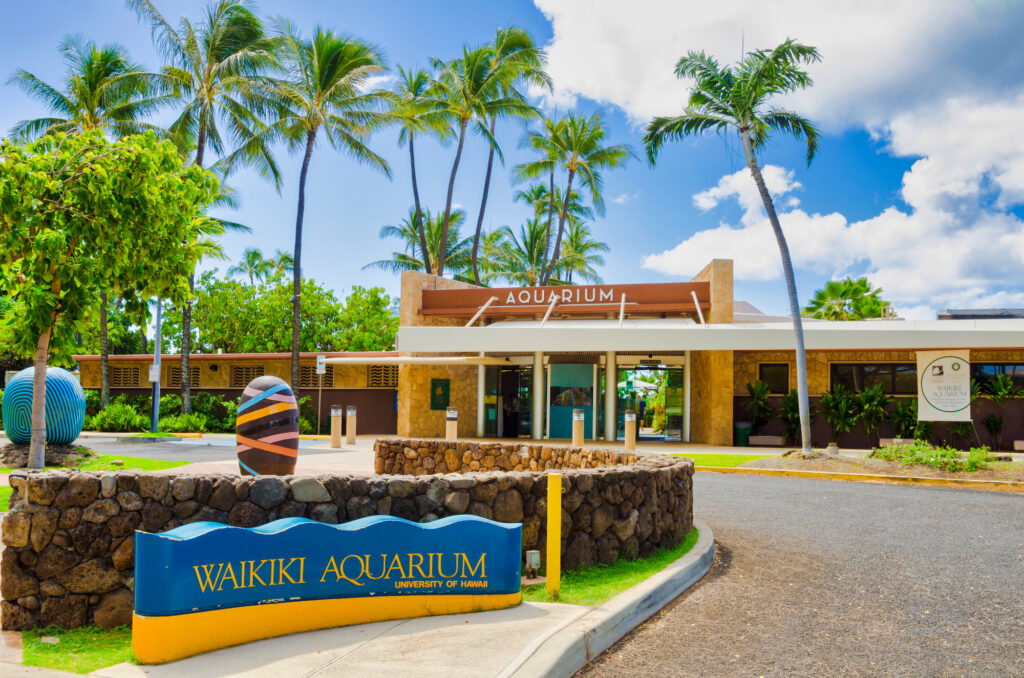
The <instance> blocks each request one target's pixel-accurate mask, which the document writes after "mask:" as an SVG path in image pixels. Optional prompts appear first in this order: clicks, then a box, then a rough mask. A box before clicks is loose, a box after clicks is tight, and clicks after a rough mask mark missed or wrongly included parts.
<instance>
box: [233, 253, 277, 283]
mask: <svg viewBox="0 0 1024 678" xmlns="http://www.w3.org/2000/svg"><path fill="white" fill-rule="evenodd" d="M273 267H274V265H273V263H271V262H270V261H267V260H266V259H264V258H263V252H262V251H260V248H259V247H246V248H245V251H244V252H242V258H241V259H239V260H238V263H237V264H235V265H234V266H232V267H231V268H229V269H228V275H229V276H231V275H241V276H247V277H248V278H249V287H252V286H254V285H255V284H256V281H257V280H258V281H260V282H263V281H264V280H266V278H267V275H268V274H269V273H270V272H271V271H272V270H273Z"/></svg>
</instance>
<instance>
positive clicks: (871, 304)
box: [804, 278, 889, 320]
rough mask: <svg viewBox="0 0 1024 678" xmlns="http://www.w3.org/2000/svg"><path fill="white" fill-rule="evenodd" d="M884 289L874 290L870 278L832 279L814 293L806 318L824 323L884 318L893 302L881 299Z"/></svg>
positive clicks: (806, 308)
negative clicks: (817, 319) (825, 321)
mask: <svg viewBox="0 0 1024 678" xmlns="http://www.w3.org/2000/svg"><path fill="white" fill-rule="evenodd" d="M881 294H882V288H880V287H876V288H874V289H872V287H871V283H869V282H868V279H867V278H858V279H857V280H853V279H852V278H846V279H845V280H830V281H829V282H827V283H825V286H824V287H823V288H821V289H820V290H817V291H816V292H815V293H814V296H813V297H812V298H811V301H810V303H809V304H807V306H806V307H804V316H806V317H808V318H819V319H821V320H864V319H866V318H883V317H885V316H886V314H887V313H888V308H889V302H887V301H884V300H883V299H882V298H881Z"/></svg>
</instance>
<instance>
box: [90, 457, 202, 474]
mask: <svg viewBox="0 0 1024 678" xmlns="http://www.w3.org/2000/svg"><path fill="white" fill-rule="evenodd" d="M114 461H120V462H121V465H120V466H115V465H114V464H113V463H112V462H114ZM191 463H192V462H190V461H176V460H175V461H172V460H165V459H147V458H146V457H122V456H120V455H116V456H115V455H111V454H101V455H100V456H98V457H92V458H89V459H83V460H82V463H80V464H79V465H78V470H79V471H163V470H164V469H169V468H178V467H179V466H186V465H188V464H191Z"/></svg>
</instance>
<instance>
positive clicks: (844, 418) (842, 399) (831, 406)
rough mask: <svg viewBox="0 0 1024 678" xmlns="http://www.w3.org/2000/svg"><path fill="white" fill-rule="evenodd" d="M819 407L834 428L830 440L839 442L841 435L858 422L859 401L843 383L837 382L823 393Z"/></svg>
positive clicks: (822, 414)
mask: <svg viewBox="0 0 1024 678" xmlns="http://www.w3.org/2000/svg"><path fill="white" fill-rule="evenodd" d="M819 409H820V410H821V416H822V417H824V419H825V421H827V422H828V425H829V427H830V428H831V429H832V440H831V441H830V442H833V443H838V442H839V436H841V435H842V434H844V433H849V431H850V430H851V429H852V428H853V427H854V426H855V425H856V424H857V420H858V413H857V403H856V401H855V399H854V396H853V394H852V393H850V391H848V390H847V389H846V387H845V386H843V385H842V384H836V385H834V386H833V387H832V390H831V391H826V392H825V393H823V394H822V396H821V404H820V405H819Z"/></svg>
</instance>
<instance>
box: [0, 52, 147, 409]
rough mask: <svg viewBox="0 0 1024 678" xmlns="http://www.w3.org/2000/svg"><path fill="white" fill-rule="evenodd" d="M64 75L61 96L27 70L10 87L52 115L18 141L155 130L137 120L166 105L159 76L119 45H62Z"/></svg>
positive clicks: (103, 335)
mask: <svg viewBox="0 0 1024 678" xmlns="http://www.w3.org/2000/svg"><path fill="white" fill-rule="evenodd" d="M59 49H60V51H61V53H63V55H64V62H65V64H66V65H67V71H66V75H65V78H64V90H63V91H61V90H58V89H57V88H56V87H54V86H52V85H48V84H46V83H45V82H43V81H42V80H40V79H39V78H38V77H36V76H35V75H33V74H32V73H29V72H28V71H25V70H18V71H15V72H14V74H13V75H12V76H11V78H10V80H9V81H8V82H9V83H11V84H15V85H17V86H18V87H20V88H21V89H22V90H24V91H25V93H26V94H28V95H29V96H30V97H32V98H34V99H38V100H39V101H41V102H42V103H43V104H44V105H45V106H46V107H47V108H48V109H49V110H50V111H51V112H52V113H53V114H54V115H53V116H51V117H45V118H35V119H32V120H22V121H20V122H18V123H17V124H15V125H14V127H12V128H11V137H12V138H14V139H18V140H21V141H24V140H28V139H31V138H35V137H38V136H42V135H44V134H54V133H57V132H68V131H75V132H85V131H90V130H101V131H102V132H103V133H105V134H107V135H108V136H112V137H115V138H116V137H122V136H126V135H128V134H136V133H139V132H143V131H145V130H147V129H156V128H155V127H153V125H150V124H148V123H145V122H142V121H141V120H140V119H141V118H142V117H144V116H145V115H147V114H149V113H151V112H152V111H154V110H156V109H157V108H159V107H160V106H161V105H162V104H164V103H166V97H162V96H160V95H159V94H158V93H157V90H158V89H159V86H160V82H161V76H159V75H158V74H155V73H148V72H146V71H144V70H143V69H142V67H141V66H139V65H137V64H133V63H132V62H131V60H130V59H129V57H128V52H127V51H126V50H125V49H124V48H123V47H120V46H119V45H104V46H103V47H97V46H96V43H95V42H87V41H86V40H85V39H83V38H82V37H81V36H70V37H67V38H64V40H62V41H61V43H60V46H59ZM108 306H109V298H108V296H107V293H106V292H101V293H100V406H101V407H102V408H104V409H106V407H107V405H108V404H109V403H110V367H109V364H110V363H109V350H108V332H107V309H108Z"/></svg>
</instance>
